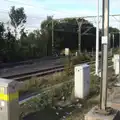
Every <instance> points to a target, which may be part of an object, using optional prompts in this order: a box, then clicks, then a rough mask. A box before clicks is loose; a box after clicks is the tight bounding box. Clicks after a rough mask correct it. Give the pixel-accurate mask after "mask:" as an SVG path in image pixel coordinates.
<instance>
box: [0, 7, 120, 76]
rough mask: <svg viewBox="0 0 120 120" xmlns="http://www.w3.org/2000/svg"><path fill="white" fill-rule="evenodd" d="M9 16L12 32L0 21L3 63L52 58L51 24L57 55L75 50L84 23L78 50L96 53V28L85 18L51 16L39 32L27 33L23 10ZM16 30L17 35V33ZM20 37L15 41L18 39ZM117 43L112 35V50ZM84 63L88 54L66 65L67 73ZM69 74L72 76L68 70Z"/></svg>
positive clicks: (12, 10) (15, 11) (113, 29)
mask: <svg viewBox="0 0 120 120" xmlns="http://www.w3.org/2000/svg"><path fill="white" fill-rule="evenodd" d="M9 17H10V20H11V25H12V26H13V28H14V31H12V29H10V28H9V27H8V26H7V29H5V27H4V24H3V23H1V22H0V60H1V61H3V62H8V61H9V62H10V61H12V62H13V61H21V60H27V59H31V58H40V57H43V56H50V55H52V21H53V33H54V48H55V51H56V52H57V53H58V54H59V53H60V51H62V50H63V49H65V48H70V50H71V51H76V50H77V49H78V22H83V23H85V24H83V25H82V28H81V32H82V36H81V37H82V38H81V40H82V41H81V46H82V48H81V50H82V51H85V50H87V51H88V52H91V51H92V49H93V50H95V41H96V38H95V35H96V29H95V27H94V26H93V24H92V23H90V22H89V21H87V20H85V19H81V18H79V19H78V20H76V19H75V18H65V19H63V20H53V18H52V16H48V17H47V19H46V20H44V21H42V23H41V29H40V30H34V31H33V32H30V33H28V32H27V31H26V29H25V27H24V24H25V23H26V19H27V16H26V14H25V12H24V8H15V7H14V6H13V7H12V8H11V9H10V12H9ZM18 30H19V32H20V33H18ZM118 31H119V30H118V29H116V28H112V27H110V32H118ZM18 34H19V36H20V38H18V37H17V36H18ZM118 43H119V39H118V34H116V35H115V47H117V45H118ZM84 60H91V58H90V57H89V55H86V54H85V55H81V56H80V57H79V58H75V59H73V60H71V62H69V66H67V67H68V68H67V69H68V71H69V70H71V69H70V68H71V67H73V66H74V65H75V64H79V63H81V61H84ZM68 74H73V71H71V72H70V73H68Z"/></svg>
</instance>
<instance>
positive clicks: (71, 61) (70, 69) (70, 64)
mask: <svg viewBox="0 0 120 120" xmlns="http://www.w3.org/2000/svg"><path fill="white" fill-rule="evenodd" d="M90 60H91V58H90V56H89V55H88V54H81V55H79V56H77V57H74V58H71V57H70V56H69V57H67V58H66V63H65V73H66V75H68V76H70V75H73V74H74V66H75V65H77V64H81V63H83V62H85V61H86V62H87V61H90Z"/></svg>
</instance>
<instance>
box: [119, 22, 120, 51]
mask: <svg viewBox="0 0 120 120" xmlns="http://www.w3.org/2000/svg"><path fill="white" fill-rule="evenodd" d="M119 49H120V21H119ZM119 51H120V50H119Z"/></svg>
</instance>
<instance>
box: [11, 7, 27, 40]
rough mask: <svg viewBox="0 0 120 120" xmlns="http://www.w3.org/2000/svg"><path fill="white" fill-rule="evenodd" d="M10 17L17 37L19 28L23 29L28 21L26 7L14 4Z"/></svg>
mask: <svg viewBox="0 0 120 120" xmlns="http://www.w3.org/2000/svg"><path fill="white" fill-rule="evenodd" d="M9 17H10V20H11V25H12V26H13V27H14V32H15V38H16V39H17V29H21V28H23V27H24V24H25V23H26V18H27V17H26V14H25V13H24V8H23V7H21V8H17V9H15V6H13V7H12V8H11V10H10V13H9Z"/></svg>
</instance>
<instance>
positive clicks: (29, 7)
mask: <svg viewBox="0 0 120 120" xmlns="http://www.w3.org/2000/svg"><path fill="white" fill-rule="evenodd" d="M99 1H100V9H99V10H100V14H101V13H102V2H101V1H102V0H99ZM119 5H120V0H110V14H119V13H120V9H119ZM11 6H15V7H16V8H18V7H24V9H25V13H26V15H27V23H26V27H27V29H28V30H33V29H36V28H40V23H41V21H43V20H44V19H46V16H50V15H53V16H54V19H56V18H65V17H81V16H93V15H97V0H0V21H3V22H7V21H9V16H8V12H9V10H10V8H11ZM116 19H117V20H118V19H120V17H119V18H118V17H116ZM88 20H89V21H91V22H93V23H94V25H96V24H95V21H96V19H93V18H91V19H88ZM117 20H115V18H113V17H110V25H111V26H113V27H118V26H119V24H120V23H119V22H118V21H117ZM100 26H101V24H100Z"/></svg>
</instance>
